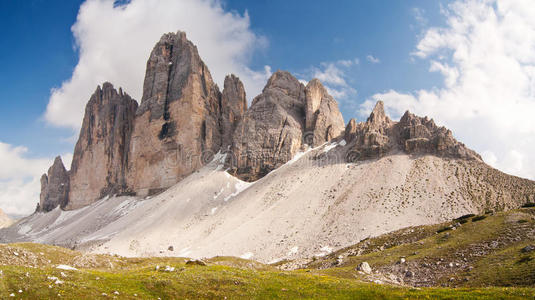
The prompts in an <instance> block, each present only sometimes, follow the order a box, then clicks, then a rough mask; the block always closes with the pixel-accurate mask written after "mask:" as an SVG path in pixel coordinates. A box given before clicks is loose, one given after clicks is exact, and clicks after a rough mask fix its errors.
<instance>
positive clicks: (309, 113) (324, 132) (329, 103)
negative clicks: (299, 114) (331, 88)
mask: <svg viewBox="0 0 535 300" xmlns="http://www.w3.org/2000/svg"><path fill="white" fill-rule="evenodd" d="M305 103H306V108H305V138H304V139H305V142H306V143H307V144H309V145H310V146H312V147H315V146H318V145H321V144H323V143H325V142H328V141H330V140H332V139H334V138H336V137H338V136H340V135H341V134H342V133H343V132H344V119H343V117H342V114H341V113H340V110H339V109H338V103H337V102H336V100H334V99H333V97H331V95H329V93H327V90H326V89H325V88H324V87H323V85H322V84H321V82H320V81H319V80H318V79H312V80H311V81H310V82H309V83H308V84H307V86H306V89H305Z"/></svg>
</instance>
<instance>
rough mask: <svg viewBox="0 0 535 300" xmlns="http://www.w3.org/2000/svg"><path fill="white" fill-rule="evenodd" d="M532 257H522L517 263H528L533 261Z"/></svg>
mask: <svg viewBox="0 0 535 300" xmlns="http://www.w3.org/2000/svg"><path fill="white" fill-rule="evenodd" d="M532 259H533V258H531V257H530V256H524V257H522V258H521V259H519V260H518V262H517V263H519V264H523V263H527V262H529V261H531V260H532Z"/></svg>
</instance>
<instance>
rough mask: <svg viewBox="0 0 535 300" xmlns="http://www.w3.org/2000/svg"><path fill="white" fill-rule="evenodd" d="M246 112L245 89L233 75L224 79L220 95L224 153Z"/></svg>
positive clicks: (222, 147)
mask: <svg viewBox="0 0 535 300" xmlns="http://www.w3.org/2000/svg"><path fill="white" fill-rule="evenodd" d="M246 111H247V98H245V88H244V87H243V83H242V82H241V81H240V79H239V78H238V77H236V76H234V75H228V76H227V77H225V85H224V88H223V92H222V93H221V131H222V136H221V149H222V150H223V151H226V150H227V149H228V148H229V147H230V146H231V145H232V135H233V133H234V130H235V129H236V127H237V126H238V123H239V122H240V121H241V120H242V119H243V116H244V115H245V112H246Z"/></svg>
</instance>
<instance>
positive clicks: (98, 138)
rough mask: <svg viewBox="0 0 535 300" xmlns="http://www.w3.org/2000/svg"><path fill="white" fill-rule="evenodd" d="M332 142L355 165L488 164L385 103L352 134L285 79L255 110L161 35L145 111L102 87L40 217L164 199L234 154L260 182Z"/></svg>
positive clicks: (319, 94)
mask: <svg viewBox="0 0 535 300" xmlns="http://www.w3.org/2000/svg"><path fill="white" fill-rule="evenodd" d="M342 139H345V143H342V141H341V140H342ZM333 140H337V141H338V142H340V143H338V145H341V146H342V147H341V148H342V149H339V150H337V151H335V152H338V153H341V154H342V155H345V159H346V160H350V161H354V160H364V159H369V158H377V157H381V156H383V155H386V154H387V153H391V152H392V151H404V152H406V153H409V154H434V155H437V156H445V157H453V158H462V159H477V160H480V159H481V158H480V157H479V155H477V153H475V152H473V151H472V150H469V149H467V148H466V147H465V146H464V145H463V144H462V143H459V142H457V141H456V140H455V139H454V138H453V135H452V133H451V132H450V131H449V130H447V129H445V128H444V127H438V126H436V125H435V123H434V122H433V120H429V119H428V118H420V117H417V116H414V115H413V114H410V113H409V112H407V113H406V114H405V115H404V116H403V117H402V118H401V120H400V121H399V122H394V121H392V120H390V119H389V118H388V117H387V116H386V114H385V111H384V105H383V103H382V102H380V101H379V102H378V103H377V105H376V106H375V108H374V110H373V111H372V113H371V114H370V117H369V118H368V119H367V121H366V122H363V123H357V122H356V121H355V120H354V119H352V120H351V121H350V122H349V123H348V124H347V126H345V127H344V120H343V118H342V114H341V113H340V111H339V109H338V104H337V102H336V100H334V98H333V97H332V96H330V95H329V93H328V91H327V89H326V88H325V87H324V86H323V85H322V84H321V82H320V81H319V80H317V79H313V80H311V81H310V82H309V83H308V84H307V85H306V86H305V85H303V84H302V83H300V82H299V81H298V80H297V79H296V78H295V77H293V76H292V75H291V74H290V73H288V72H285V71H277V72H275V73H274V74H273V75H272V76H271V78H270V79H269V80H268V82H267V84H266V86H265V87H264V89H263V91H262V93H261V94H260V95H258V96H257V97H255V98H254V99H253V101H252V104H251V107H250V108H249V109H247V100H246V95H245V89H244V86H243V84H242V82H241V81H240V80H239V78H238V77H236V76H234V75H229V76H227V77H226V78H225V83H224V89H223V91H222V92H220V91H219V88H218V87H217V85H216V84H215V83H214V81H213V80H212V77H211V75H210V71H209V70H208V68H207V67H206V65H205V64H204V62H203V61H202V60H201V58H200V57H199V54H198V51H197V48H196V46H195V45H194V44H193V43H192V42H191V41H189V40H188V39H187V38H186V34H185V33H183V32H180V31H179V32H177V33H168V34H165V35H163V36H162V37H161V39H160V41H159V42H158V43H157V44H156V45H155V47H154V48H153V50H152V52H151V55H150V57H149V59H148V61H147V69H146V74H145V81H144V85H143V96H142V99H141V103H140V105H139V107H138V105H137V102H136V101H135V100H133V99H132V98H131V97H130V96H128V95H127V94H125V93H123V92H122V90H121V89H119V91H117V90H115V89H114V88H113V86H112V85H111V84H110V83H104V84H103V86H102V88H101V87H98V88H97V90H96V91H95V93H94V94H93V95H92V96H91V98H90V100H89V102H88V104H87V107H86V112H85V116H84V120H83V124H82V128H81V131H80V137H79V140H78V142H77V144H76V148H75V150H74V157H73V162H72V167H71V170H70V171H69V173H67V171H65V168H64V167H63V168H59V166H56V164H55V166H53V168H57V169H58V170H57V171H54V176H53V177H51V176H50V174H49V175H48V176H46V175H45V176H43V178H42V180H41V181H42V193H41V202H40V205H39V209H40V210H45V211H46V210H50V209H53V208H54V207H57V206H61V207H62V208H65V209H75V208H79V207H83V206H86V205H88V204H91V203H93V202H94V201H96V200H98V199H100V198H103V197H105V196H109V195H113V194H132V195H133V194H136V195H138V196H141V197H145V196H147V195H152V194H156V193H159V192H161V191H163V190H165V189H167V188H169V187H171V186H173V185H175V184H176V183H177V182H179V181H180V180H182V179H183V178H184V177H186V176H188V175H189V174H191V173H192V172H194V171H196V170H199V169H200V168H201V167H202V166H204V165H205V164H206V163H208V162H210V161H211V160H212V158H213V157H214V154H216V153H217V152H219V151H221V152H223V153H226V154H228V155H227V160H226V162H225V163H226V167H228V169H229V172H230V173H232V174H234V175H236V176H238V177H239V178H240V179H242V180H246V181H255V180H257V179H259V178H261V177H263V176H264V175H266V174H267V173H269V172H270V171H272V170H274V169H276V168H278V167H280V166H281V165H283V164H285V163H287V162H288V161H289V160H291V159H292V158H293V157H294V156H295V155H296V154H297V153H298V152H299V151H304V150H306V148H308V147H317V146H320V145H322V144H324V143H326V142H330V141H333ZM344 151H345V152H344ZM324 153H326V152H324ZM322 155H323V156H326V155H325V154H322ZM342 157H343V156H340V158H342ZM61 169H62V170H63V171H61ZM58 173H62V174H60V175H58ZM63 173H65V174H67V175H65V174H63ZM58 178H59V179H58ZM65 178H67V179H65ZM58 180H59V181H58ZM58 182H59V183H58ZM61 183H62V184H64V186H65V189H63V188H62V189H60V188H59V187H58V184H61Z"/></svg>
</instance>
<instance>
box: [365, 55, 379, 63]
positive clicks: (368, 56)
mask: <svg viewBox="0 0 535 300" xmlns="http://www.w3.org/2000/svg"><path fill="white" fill-rule="evenodd" d="M366 60H367V61H369V62H371V63H372V64H378V63H380V62H381V60H380V59H378V58H377V57H375V56H373V55H371V54H370V55H367V56H366Z"/></svg>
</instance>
